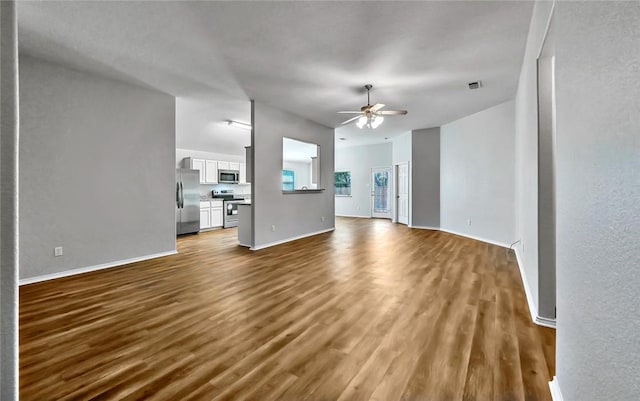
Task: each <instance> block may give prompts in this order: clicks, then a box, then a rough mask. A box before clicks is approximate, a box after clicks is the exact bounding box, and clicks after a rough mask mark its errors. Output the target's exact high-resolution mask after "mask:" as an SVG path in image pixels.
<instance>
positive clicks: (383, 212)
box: [371, 167, 393, 219]
mask: <svg viewBox="0 0 640 401" xmlns="http://www.w3.org/2000/svg"><path fill="white" fill-rule="evenodd" d="M392 181H393V180H392V177H391V168H389V167H377V168H372V169H371V217H375V218H381V219H390V218H391V206H392V203H391V199H392V198H391V196H392V195H391V182H392Z"/></svg>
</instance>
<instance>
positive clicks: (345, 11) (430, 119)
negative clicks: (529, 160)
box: [18, 1, 532, 151]
mask: <svg viewBox="0 0 640 401" xmlns="http://www.w3.org/2000/svg"><path fill="white" fill-rule="evenodd" d="M531 11H532V3H531V2H484V1H483V2H477V1H476V2H448V1H447V2H432V1H429V2H398V1H394V2H350V1H349V2H282V3H276V2H98V1H93V2H73V1H68V2H21V3H19V6H18V13H19V35H20V36H19V39H20V48H21V51H24V52H27V53H29V54H32V55H35V56H39V57H43V58H46V59H49V60H53V61H57V62H61V63H64V64H67V65H70V66H71V67H73V68H77V69H81V70H90V71H96V72H99V73H102V74H105V75H108V76H113V77H115V78H119V79H124V80H129V81H131V82H136V83H138V84H143V85H146V86H150V87H154V88H157V89H160V90H162V91H165V92H167V93H171V94H173V95H175V96H178V97H182V98H185V99H186V101H185V104H188V105H190V107H191V108H192V109H194V110H200V112H199V117H197V118H194V120H207V119H209V118H210V119H211V123H215V122H216V121H218V122H219V121H222V120H224V119H228V118H235V119H239V120H245V121H246V120H248V119H249V106H248V99H256V100H260V101H263V102H267V103H269V104H271V105H273V106H275V107H278V108H280V109H284V110H288V111H290V112H292V113H294V114H298V115H300V116H304V117H307V118H309V119H311V120H314V121H317V122H319V123H322V124H325V125H327V126H332V127H339V126H340V122H341V121H343V120H345V119H346V118H344V115H338V114H336V112H337V111H339V110H349V109H354V108H358V107H360V106H362V105H363V104H365V103H366V95H365V94H364V93H363V92H362V90H361V87H362V86H363V85H364V84H366V83H371V84H373V85H374V89H373V91H372V93H371V97H372V99H371V100H372V103H374V102H380V103H385V104H387V105H388V108H390V109H398V108H401V109H407V110H408V111H409V114H408V115H407V116H404V117H390V118H386V119H385V122H384V124H383V125H382V126H380V127H379V128H378V129H376V130H375V131H367V130H360V129H358V128H357V127H355V125H350V126H347V127H341V128H339V129H338V131H337V132H336V137H346V138H347V141H344V142H341V145H345V144H350V145H353V144H356V143H358V144H360V143H375V142H380V141H383V140H384V139H383V138H384V137H392V136H395V135H398V134H400V133H402V132H406V131H408V130H411V129H416V128H424V127H431V126H438V125H441V124H443V123H446V122H449V121H451V120H454V119H456V118H459V117H462V116H465V115H468V114H471V113H473V112H476V111H479V110H481V109H483V108H486V107H489V106H492V105H495V104H497V103H499V102H501V101H504V100H507V99H508V98H510V97H512V96H513V95H514V93H515V89H516V85H517V81H518V75H519V71H520V64H521V61H522V56H523V53H524V46H525V40H526V36H527V31H528V27H529V20H530V17H531ZM475 80H482V82H483V88H482V89H481V90H478V91H470V90H468V89H467V83H468V82H470V81H475ZM243 101H244V102H247V103H246V104H247V106H246V109H244V112H240V111H241V110H242V107H240V106H239V104H240V103H241V102H243ZM208 110H210V112H209V111H208ZM209 113H210V114H209ZM227 114H229V115H228V116H227ZM233 116H236V117H233ZM214 126H215V125H214ZM198 127H199V128H198ZM198 127H196V126H195V123H193V130H192V134H191V135H185V137H184V138H178V143H179V146H181V147H186V148H196V149H200V150H208V151H219V150H220V148H225V147H227V145H224V144H223V142H224V141H229V144H228V146H231V147H235V146H236V145H237V144H234V143H233V141H234V140H236V139H237V138H235V137H233V136H231V135H232V134H231V133H230V132H229V131H225V130H222V129H216V128H212V129H210V130H208V131H207V130H206V129H203V128H202V127H201V125H198ZM229 138H231V140H229ZM216 143H217V144H218V145H215V144H216ZM211 146H214V147H217V148H218V149H212V148H210V147H211Z"/></svg>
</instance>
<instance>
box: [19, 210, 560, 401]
mask: <svg viewBox="0 0 640 401" xmlns="http://www.w3.org/2000/svg"><path fill="white" fill-rule="evenodd" d="M236 235H237V234H236V230H235V229H230V230H219V231H213V232H208V233H202V234H199V235H194V236H189V237H184V238H180V239H179V241H178V251H179V254H177V255H172V256H168V257H163V258H160V259H155V260H151V261H145V262H139V263H134V264H131V265H127V266H124V267H120V268H113V269H108V270H102V271H98V272H93V273H87V274H82V275H78V276H73V277H68V278H63V279H57V280H54V281H49V282H43V283H38V284H32V285H26V286H23V287H21V288H20V399H21V400H22V401H25V400H38V401H43V400H86V399H94V400H106V399H111V400H140V399H154V400H185V401H186V400H296V401H298V400H379V401H392V400H429V401H457V400H465V401H467V400H469V401H470V400H477V401H490V400H494V401H512V400H513V401H520V400H523V401H524V400H527V401H536V400H537V401H550V400H551V396H550V394H549V388H548V381H549V380H550V379H551V377H552V375H553V370H554V357H553V355H554V346H555V333H554V331H553V330H551V329H545V328H542V327H539V326H536V325H534V324H533V323H532V322H531V318H530V315H529V312H528V309H527V302H526V299H525V295H524V291H523V287H522V283H521V281H520V276H519V273H518V267H517V265H516V263H515V256H514V255H513V253H510V251H508V250H507V249H504V248H500V247H497V246H494V245H489V244H486V243H482V242H478V241H474V240H471V239H466V238H463V237H459V236H455V235H452V234H447V233H444V232H438V231H428V230H417V229H413V230H412V229H409V228H407V227H405V226H402V225H394V224H391V223H390V222H388V221H387V220H368V219H352V218H339V219H337V228H336V231H334V232H332V233H326V234H322V235H318V236H314V237H310V238H305V239H302V240H298V241H295V242H292V243H288V244H284V245H280V246H277V247H272V248H267V249H264V250H261V251H256V252H252V251H249V250H247V249H245V248H242V247H239V246H236V245H235V244H236Z"/></svg>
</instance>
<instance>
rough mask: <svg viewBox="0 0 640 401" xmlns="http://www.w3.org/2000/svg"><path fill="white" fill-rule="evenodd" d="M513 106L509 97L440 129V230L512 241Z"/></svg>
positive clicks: (513, 216)
mask: <svg viewBox="0 0 640 401" xmlns="http://www.w3.org/2000/svg"><path fill="white" fill-rule="evenodd" d="M514 107H515V103H514V101H513V100H511V101H508V102H505V103H502V104H499V105H497V106H494V107H491V108H489V109H486V110H484V111H481V112H478V113H476V114H473V115H470V116H467V117H464V118H461V119H460V120H457V121H454V122H451V123H449V124H445V125H443V126H442V127H441V128H440V144H441V149H440V152H441V153H440V157H441V159H440V163H441V164H440V169H441V182H440V185H441V195H440V196H441V200H440V211H441V216H440V225H441V228H442V229H443V230H447V231H452V232H455V233H460V234H463V235H468V236H472V237H477V238H480V239H483V240H486V241H489V242H495V243H499V244H503V245H504V244H506V245H508V244H510V243H511V242H513V241H514V236H515V234H514V232H515V230H514V225H515V223H514V219H515V212H514V210H515V200H514V196H515V181H514V171H515V164H514V163H515V161H514V146H515V145H514V136H515V135H514V134H515V133H514V130H515V119H514V118H515V114H514ZM468 219H470V220H471V225H470V226H469V225H467V220H468Z"/></svg>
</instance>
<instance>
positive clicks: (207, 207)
mask: <svg viewBox="0 0 640 401" xmlns="http://www.w3.org/2000/svg"><path fill="white" fill-rule="evenodd" d="M223 223H224V219H223V211H222V201H201V202H200V229H201V230H207V229H209V228H217V227H222V225H223Z"/></svg>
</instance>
